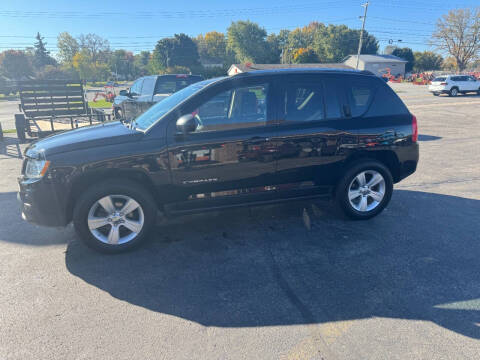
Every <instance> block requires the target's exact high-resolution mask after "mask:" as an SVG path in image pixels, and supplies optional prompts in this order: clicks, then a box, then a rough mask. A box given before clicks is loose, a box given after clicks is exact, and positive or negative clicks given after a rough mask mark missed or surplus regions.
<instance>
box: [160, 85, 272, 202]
mask: <svg viewBox="0 0 480 360" xmlns="http://www.w3.org/2000/svg"><path fill="white" fill-rule="evenodd" d="M271 94H272V87H271V83H270V82H269V81H268V80H267V79H241V78H238V79H232V80H229V81H227V82H223V83H221V84H219V85H216V87H215V88H214V89H210V90H209V93H208V94H207V95H206V96H205V100H202V101H200V103H199V105H198V106H197V105H196V106H195V107H194V108H191V109H189V108H188V106H187V107H186V108H185V111H187V113H193V114H194V115H195V118H196V124H197V127H196V129H195V130H194V131H193V132H191V133H189V134H186V135H182V134H178V133H176V132H175V131H171V130H170V131H168V133H169V135H167V137H168V151H169V162H170V169H171V174H172V175H171V176H172V183H173V184H174V187H175V189H176V190H177V191H180V192H182V193H183V194H184V195H185V200H187V199H197V200H198V199H210V200H212V199H213V198H216V199H219V198H224V197H225V196H232V195H240V194H246V193H252V192H255V191H259V187H261V188H262V187H263V188H265V186H266V185H268V184H269V183H271V182H272V181H273V180H272V178H273V174H274V171H275V162H274V152H275V149H274V148H272V143H271V141H270V137H271V134H272V132H273V131H274V129H275V125H274V121H273V118H272V116H273V113H272V111H271V109H272V104H271V102H272V100H271V98H272V95H271ZM187 109H188V110H187ZM182 115H184V114H182ZM175 120H176V119H173V121H172V125H173V126H174V127H175V122H176V121H175ZM169 128H171V126H169Z"/></svg>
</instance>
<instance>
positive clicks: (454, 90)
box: [448, 87, 458, 96]
mask: <svg viewBox="0 0 480 360" xmlns="http://www.w3.org/2000/svg"><path fill="white" fill-rule="evenodd" d="M448 94H449V95H450V96H457V95H458V89H457V88H456V87H454V88H451V89H450V92H449V93H448Z"/></svg>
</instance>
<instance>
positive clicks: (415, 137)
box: [412, 115, 418, 142]
mask: <svg viewBox="0 0 480 360" xmlns="http://www.w3.org/2000/svg"><path fill="white" fill-rule="evenodd" d="M417 140H418V125H417V117H416V116H415V115H412V141H413V142H417Z"/></svg>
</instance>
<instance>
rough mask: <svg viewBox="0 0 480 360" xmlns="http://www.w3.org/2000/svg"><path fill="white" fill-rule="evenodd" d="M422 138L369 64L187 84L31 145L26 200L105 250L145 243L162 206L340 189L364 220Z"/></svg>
mask: <svg viewBox="0 0 480 360" xmlns="http://www.w3.org/2000/svg"><path fill="white" fill-rule="evenodd" d="M417 137H418V130H417V120H416V118H415V116H413V115H412V114H410V112H409V111H408V109H407V108H406V106H405V105H404V104H403V103H402V101H401V100H400V99H399V97H398V96H397V95H396V94H395V93H394V92H393V91H392V90H391V89H390V87H389V86H388V85H387V84H386V83H385V82H384V81H383V80H381V79H380V78H378V77H376V76H374V75H373V74H372V73H370V72H365V71H356V70H334V69H328V70H305V69H296V70H295V69H289V70H271V71H252V72H247V73H242V74H238V75H235V76H231V77H223V78H216V79H210V80H205V81H201V82H198V83H195V84H192V85H190V86H187V87H186V88H184V89H182V90H180V91H178V92H176V93H174V94H173V95H171V96H169V97H168V98H166V99H164V100H163V101H161V102H159V103H157V104H156V105H154V106H153V107H151V108H150V109H149V110H147V111H146V112H145V113H143V114H142V115H140V116H139V117H137V118H136V119H134V120H133V121H132V122H130V123H128V124H127V123H122V122H120V121H118V122H110V123H106V124H103V125H98V126H93V127H88V128H81V129H77V130H73V131H69V132H67V133H63V134H58V135H55V136H51V137H49V138H46V139H43V140H41V141H38V142H36V143H34V144H32V145H31V146H29V147H28V148H27V149H26V152H25V160H24V163H23V170H22V175H21V177H20V179H19V184H20V190H19V196H18V198H19V200H20V203H21V208H22V214H23V215H22V216H23V217H24V218H25V219H27V220H28V221H31V222H34V223H37V224H41V225H50V226H65V225H67V224H68V223H70V222H71V221H73V224H74V226H75V228H76V230H77V232H78V234H79V235H80V237H81V239H83V240H84V241H85V242H86V244H87V245H89V246H91V247H93V248H95V249H97V250H101V251H105V252H120V251H123V250H127V249H131V248H133V247H135V246H137V245H138V244H140V243H141V242H142V241H143V240H145V238H146V237H147V236H148V233H149V232H150V230H151V229H152V227H153V225H154V223H155V220H156V218H157V211H161V212H163V213H164V214H166V215H167V216H172V215H181V214H188V213H192V212H197V211H205V210H212V209H215V210H218V209H224V208H228V207H235V206H242V205H258V204H270V203H275V202H281V201H288V200H298V199H302V200H304V199H311V198H318V197H329V196H334V198H335V199H336V203H337V204H338V208H339V209H341V210H342V211H343V212H344V213H345V214H346V215H347V216H349V217H351V218H353V219H361V220H363V219H369V218H371V217H373V216H375V215H378V214H379V213H380V212H381V211H382V210H383V209H384V208H385V206H387V204H388V203H389V201H390V197H391V195H392V191H393V184H394V183H397V182H399V181H401V180H402V179H404V178H405V177H407V176H409V175H410V174H412V173H413V172H414V171H415V170H416V167H417V161H418V157H419V148H418V144H417ZM368 226H371V225H368Z"/></svg>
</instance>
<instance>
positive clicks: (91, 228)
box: [73, 180, 157, 253]
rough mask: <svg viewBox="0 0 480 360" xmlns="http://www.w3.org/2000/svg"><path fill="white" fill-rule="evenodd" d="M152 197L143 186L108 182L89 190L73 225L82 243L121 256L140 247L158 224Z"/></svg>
mask: <svg viewBox="0 0 480 360" xmlns="http://www.w3.org/2000/svg"><path fill="white" fill-rule="evenodd" d="M156 213H157V207H156V204H155V203H154V202H153V200H152V195H151V194H150V193H149V192H148V191H146V190H145V189H143V188H142V185H140V184H138V183H136V182H133V181H129V180H119V181H115V180H113V181H109V182H103V183H100V184H95V185H93V186H92V187H90V188H89V189H88V190H87V191H86V192H85V193H83V195H82V196H81V198H80V199H79V200H78V201H77V203H76V206H75V208H74V212H73V224H74V226H75V229H76V231H77V233H78V235H79V236H80V239H81V240H82V241H83V242H84V243H85V244H86V245H87V246H89V247H91V248H93V249H95V250H97V251H101V252H104V253H120V252H124V251H127V250H131V249H133V248H135V247H137V246H138V245H140V244H141V243H142V242H143V241H144V240H145V239H146V238H147V236H148V233H149V231H150V230H151V228H152V226H153V225H154V224H155V219H156Z"/></svg>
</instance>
